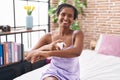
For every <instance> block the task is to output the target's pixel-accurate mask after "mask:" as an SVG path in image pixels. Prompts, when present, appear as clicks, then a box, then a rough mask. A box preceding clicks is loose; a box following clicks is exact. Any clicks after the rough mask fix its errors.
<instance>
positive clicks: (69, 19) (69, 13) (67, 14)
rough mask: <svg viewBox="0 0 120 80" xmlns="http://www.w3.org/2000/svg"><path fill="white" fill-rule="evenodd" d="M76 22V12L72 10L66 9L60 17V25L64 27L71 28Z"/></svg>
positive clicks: (61, 12)
mask: <svg viewBox="0 0 120 80" xmlns="http://www.w3.org/2000/svg"><path fill="white" fill-rule="evenodd" d="M73 21H74V10H73V9H72V8H68V7H64V8H63V9H62V10H61V11H60V14H59V15H58V23H59V25H60V26H63V27H70V25H71V24H72V23H73Z"/></svg>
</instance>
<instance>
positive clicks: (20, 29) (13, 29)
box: [0, 27, 46, 36]
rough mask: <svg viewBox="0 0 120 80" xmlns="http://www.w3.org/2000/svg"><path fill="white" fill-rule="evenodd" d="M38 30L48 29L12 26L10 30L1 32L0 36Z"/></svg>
mask: <svg viewBox="0 0 120 80" xmlns="http://www.w3.org/2000/svg"><path fill="white" fill-rule="evenodd" d="M36 31H45V32H46V29H40V28H38V27H35V28H33V29H32V30H27V29H24V28H12V29H11V31H10V32H0V36H2V35H11V34H19V33H27V32H36Z"/></svg>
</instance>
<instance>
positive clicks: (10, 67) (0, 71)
mask: <svg viewBox="0 0 120 80" xmlns="http://www.w3.org/2000/svg"><path fill="white" fill-rule="evenodd" d="M40 31H44V32H45V33H46V29H39V28H34V29H32V30H26V29H24V28H13V29H11V31H10V32H0V37H1V36H5V38H6V42H7V41H9V40H8V35H15V37H14V38H16V34H20V36H21V40H20V42H21V44H23V34H24V33H31V32H40ZM0 40H1V38H0ZM0 42H1V41H0ZM15 42H16V39H15ZM1 43H2V42H1ZM23 45H24V44H23ZM21 48H22V49H21V50H22V52H21V60H19V61H17V62H12V63H9V64H6V65H1V66H0V79H1V80H13V79H14V78H15V77H17V76H20V75H22V74H24V73H26V72H28V71H31V70H33V69H36V68H38V67H41V66H43V65H45V64H46V61H45V60H42V61H39V62H36V63H34V64H31V63H30V62H27V61H25V60H24V57H23V56H24V54H23V53H24V47H23V46H21Z"/></svg>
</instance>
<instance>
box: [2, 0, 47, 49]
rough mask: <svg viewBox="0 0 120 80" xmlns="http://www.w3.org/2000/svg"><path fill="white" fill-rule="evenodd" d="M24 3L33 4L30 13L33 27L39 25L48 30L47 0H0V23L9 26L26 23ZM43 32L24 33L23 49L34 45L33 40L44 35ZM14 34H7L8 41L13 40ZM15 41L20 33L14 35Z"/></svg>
mask: <svg viewBox="0 0 120 80" xmlns="http://www.w3.org/2000/svg"><path fill="white" fill-rule="evenodd" d="M25 5H34V6H35V10H34V11H33V13H32V16H33V27H39V28H40V29H46V32H48V22H49V18H48V7H49V0H1V1H0V6H1V7H0V10H1V15H0V25H10V26H11V27H15V28H17V27H24V28H25V25H26V15H27V14H26V10H25V9H24V6H25ZM44 34H45V33H44V32H31V33H24V35H23V38H24V39H23V40H24V41H23V42H24V47H25V50H27V48H31V47H33V46H34V45H35V42H37V41H38V39H39V38H40V37H41V36H42V35H44ZM11 36H12V37H13V38H14V35H8V38H9V37H10V38H9V41H14V40H13V38H11ZM15 36H16V37H17V38H16V41H17V42H19V40H20V38H21V37H20V35H19V34H18V35H15ZM4 37H5V36H2V38H1V39H2V40H1V41H2V42H4V41H5V39H4Z"/></svg>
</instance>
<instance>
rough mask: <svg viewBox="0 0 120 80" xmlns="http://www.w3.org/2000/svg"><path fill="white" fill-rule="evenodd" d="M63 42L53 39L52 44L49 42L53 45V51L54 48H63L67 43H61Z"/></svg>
mask: <svg viewBox="0 0 120 80" xmlns="http://www.w3.org/2000/svg"><path fill="white" fill-rule="evenodd" d="M59 43H60V44H59ZM61 43H63V41H62V40H57V41H53V42H52V43H51V44H49V45H50V46H51V48H50V50H51V51H52V50H61V48H62V47H63V46H64V45H65V44H64V43H63V44H62V45H61Z"/></svg>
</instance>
